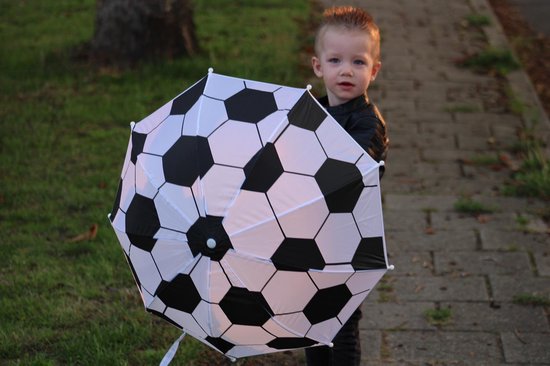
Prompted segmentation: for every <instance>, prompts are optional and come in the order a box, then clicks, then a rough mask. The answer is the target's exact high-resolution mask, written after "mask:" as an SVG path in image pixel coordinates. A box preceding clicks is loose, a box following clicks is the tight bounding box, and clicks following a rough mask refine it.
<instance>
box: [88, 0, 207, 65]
mask: <svg viewBox="0 0 550 366" xmlns="http://www.w3.org/2000/svg"><path fill="white" fill-rule="evenodd" d="M198 48H199V47H198V43H197V37H196V34H195V23H194V18H193V6H192V1H191V0H97V13H96V20H95V34H94V38H93V39H92V42H91V56H92V58H93V59H94V60H96V61H99V62H100V63H106V64H117V65H132V64H135V63H137V62H139V61H142V60H149V59H157V58H163V57H170V58H173V57H177V56H181V55H190V56H192V55H193V54H195V53H196V52H197V51H198Z"/></svg>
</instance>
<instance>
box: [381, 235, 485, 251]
mask: <svg viewBox="0 0 550 366" xmlns="http://www.w3.org/2000/svg"><path fill="white" fill-rule="evenodd" d="M386 245H387V247H388V250H389V251H390V252H393V251H399V252H418V251H450V252H453V251H464V250H475V249H476V248H477V238H476V234H475V232H474V231H473V230H465V231H450V230H447V231H443V230H441V231H434V232H433V234H429V233H426V232H424V233H419V232H410V231H407V232H400V231H391V232H386Z"/></svg>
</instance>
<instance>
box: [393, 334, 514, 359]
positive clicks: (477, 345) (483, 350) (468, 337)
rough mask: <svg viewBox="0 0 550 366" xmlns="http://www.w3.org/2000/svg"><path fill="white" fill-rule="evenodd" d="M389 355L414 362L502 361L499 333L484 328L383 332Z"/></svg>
mask: <svg viewBox="0 0 550 366" xmlns="http://www.w3.org/2000/svg"><path fill="white" fill-rule="evenodd" d="M383 347H386V348H387V349H388V350H389V353H390V355H391V359H394V360H397V361H398V362H400V361H402V362H412V363H413V364H416V365H486V363H484V362H483V361H482V362H481V363H480V360H488V361H489V362H491V364H495V363H497V362H502V361H503V359H502V353H501V350H500V347H499V339H498V336H496V335H495V334H492V333H486V332H442V331H399V332H385V333H384V334H383Z"/></svg>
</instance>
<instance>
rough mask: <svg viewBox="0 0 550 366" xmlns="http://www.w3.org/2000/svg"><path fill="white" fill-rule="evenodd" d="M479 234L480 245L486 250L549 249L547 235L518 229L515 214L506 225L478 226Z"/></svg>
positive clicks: (542, 250)
mask: <svg viewBox="0 0 550 366" xmlns="http://www.w3.org/2000/svg"><path fill="white" fill-rule="evenodd" d="M489 223H490V222H489ZM503 224H504V223H503ZM479 236H480V238H481V247H482V248H483V249H486V250H504V251H536V252H541V253H543V252H544V251H546V250H550V246H549V245H548V235H547V234H539V233H526V232H522V231H518V224H517V219H516V218H515V215H514V221H513V222H509V224H508V226H505V225H503V226H500V227H499V226H496V225H495V226H493V225H491V226H482V227H480V228H479Z"/></svg>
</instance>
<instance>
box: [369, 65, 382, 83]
mask: <svg viewBox="0 0 550 366" xmlns="http://www.w3.org/2000/svg"><path fill="white" fill-rule="evenodd" d="M381 68H382V62H380V61H376V62H375V63H374V65H373V66H372V72H371V75H370V79H371V80H374V79H376V75H378V72H379V71H380V69H381Z"/></svg>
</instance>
